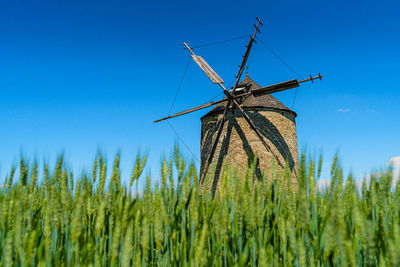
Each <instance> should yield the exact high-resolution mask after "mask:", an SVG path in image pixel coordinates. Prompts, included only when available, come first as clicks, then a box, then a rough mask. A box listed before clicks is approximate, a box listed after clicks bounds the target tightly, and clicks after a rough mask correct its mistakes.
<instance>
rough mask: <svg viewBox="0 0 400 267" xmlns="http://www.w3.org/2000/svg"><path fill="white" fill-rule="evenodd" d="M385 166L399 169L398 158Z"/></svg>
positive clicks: (399, 161) (392, 159)
mask: <svg viewBox="0 0 400 267" xmlns="http://www.w3.org/2000/svg"><path fill="white" fill-rule="evenodd" d="M386 164H387V165H388V166H391V167H393V168H400V156H398V157H393V158H391V159H390V160H389V161H388V163H386Z"/></svg>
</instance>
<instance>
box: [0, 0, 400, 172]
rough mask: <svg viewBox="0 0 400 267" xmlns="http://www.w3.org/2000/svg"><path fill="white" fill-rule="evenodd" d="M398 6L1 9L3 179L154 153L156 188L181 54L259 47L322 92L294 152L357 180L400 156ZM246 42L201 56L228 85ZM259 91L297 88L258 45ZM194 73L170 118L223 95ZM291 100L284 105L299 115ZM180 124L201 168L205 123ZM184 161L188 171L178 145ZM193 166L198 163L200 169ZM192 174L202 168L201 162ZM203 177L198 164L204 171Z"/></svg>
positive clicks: (40, 5) (285, 96) (20, 4)
mask: <svg viewBox="0 0 400 267" xmlns="http://www.w3.org/2000/svg"><path fill="white" fill-rule="evenodd" d="M399 10H400V4H399V2H398V1H394V0H393V1H379V2H378V1H322V2H321V1H246V2H244V1H26V0H25V1H22V0H20V1H4V0H3V1H1V3H0V92H1V98H0V104H1V105H0V118H1V119H0V132H1V138H0V174H1V175H2V177H4V175H5V173H7V172H8V170H9V168H10V166H11V165H12V164H13V163H15V162H17V160H18V157H19V155H20V154H21V153H22V154H23V155H25V156H26V157H28V158H30V159H31V160H33V159H35V158H36V159H38V160H39V161H41V160H43V159H44V160H47V161H48V162H50V163H52V162H54V159H55V157H56V156H57V155H59V154H60V153H61V152H64V154H65V156H66V159H67V162H68V164H69V165H70V166H71V168H73V169H75V170H76V171H78V172H79V171H81V170H82V169H83V168H85V167H88V166H89V164H91V162H92V160H93V159H94V156H95V154H96V152H97V151H99V150H101V151H103V152H104V153H105V154H106V155H107V156H108V157H109V159H110V160H111V159H112V158H113V157H114V155H115V153H116V152H117V151H120V152H121V154H122V167H123V172H125V173H126V174H128V172H130V171H131V169H132V166H131V165H132V164H133V161H134V157H135V155H136V153H137V152H138V151H139V150H140V151H142V152H149V153H150V154H149V155H150V159H149V163H150V165H151V166H152V167H151V168H148V170H147V172H151V173H152V175H154V176H157V175H158V165H159V162H160V159H161V158H162V157H163V155H165V156H168V155H169V154H170V152H171V148H172V146H173V145H174V143H175V142H176V141H177V137H176V136H175V134H174V133H173V132H172V131H171V129H170V128H169V127H168V125H167V124H166V123H161V124H157V125H154V124H153V123H152V121H153V120H154V119H157V118H159V117H163V116H164V115H167V113H168V111H169V109H170V105H171V102H172V100H173V97H174V95H175V93H176V90H177V87H178V84H179V81H180V79H181V76H182V73H183V71H184V68H185V65H186V63H187V60H188V53H187V51H185V50H184V49H183V48H182V47H181V46H180V45H179V43H182V42H184V41H186V42H188V43H191V44H192V45H201V44H204V43H210V42H214V41H220V40H224V39H229V38H234V37H237V36H242V35H248V34H250V33H251V32H252V31H253V27H252V24H253V23H255V17H256V16H258V17H260V18H262V20H263V23H264V27H263V28H262V29H261V31H262V33H261V35H259V37H260V38H261V39H262V40H263V41H264V42H266V43H267V44H268V45H269V46H270V47H271V48H272V49H274V51H275V52H277V53H278V54H279V55H280V56H281V57H282V58H284V59H285V60H286V61H287V62H288V63H289V64H290V65H291V66H292V67H293V68H294V69H295V70H296V71H297V72H298V73H299V74H300V75H302V76H308V75H309V74H318V72H321V73H322V74H323V75H324V79H323V80H322V81H321V82H316V83H314V84H306V85H304V86H302V87H300V88H299V90H298V93H297V97H296V101H295V103H294V107H293V109H294V110H295V111H296V112H297V114H298V117H297V130H298V132H297V133H298V143H299V148H300V149H302V150H305V149H306V151H307V152H310V153H315V154H318V153H319V151H320V150H322V151H323V153H324V158H325V159H326V161H325V163H326V164H329V162H330V161H331V159H332V158H333V155H334V153H335V152H336V151H339V154H340V156H341V162H342V164H343V165H344V167H345V170H346V171H347V172H349V171H350V170H352V171H353V172H354V174H355V175H356V176H358V177H361V176H362V175H363V174H365V173H368V172H370V171H375V170H377V169H380V168H382V167H385V166H386V163H387V162H388V161H389V160H390V158H392V157H397V156H400V142H399V133H400V123H399V122H400V119H399V118H400V108H399V104H400V102H399V99H400V85H399V82H398V78H399V63H400V52H399V49H398V48H399V44H400V18H399V16H398V13H399ZM246 43H247V39H240V40H236V41H232V42H229V43H225V44H221V45H216V46H209V47H204V48H201V49H198V50H197V52H198V53H199V54H200V55H202V56H203V57H204V58H205V59H206V60H207V61H208V63H209V64H210V65H211V66H212V67H213V68H214V69H215V70H216V71H217V72H218V73H219V74H220V76H221V77H222V78H223V79H224V80H225V81H226V82H227V83H229V82H230V81H231V80H232V79H233V78H234V75H235V74H236V72H237V69H238V67H237V66H238V65H239V64H240V62H241V55H242V54H243V52H244V46H245V45H246ZM248 63H249V64H248V66H249V67H248V71H249V74H250V76H251V77H252V78H253V79H254V80H256V81H257V82H258V83H259V84H261V85H268V84H271V83H276V82H281V81H286V80H289V79H293V78H296V76H295V75H294V74H293V73H292V72H291V71H290V70H289V69H288V68H287V67H285V66H284V65H283V64H282V63H281V62H279V61H278V60H277V59H276V58H275V57H274V56H273V55H272V54H271V53H270V52H269V51H268V50H266V49H265V48H264V47H263V46H261V45H260V44H258V45H256V46H255V47H254V49H253V50H252V53H251V55H250V58H249V61H248ZM220 92H221V89H220V88H219V87H218V86H215V85H212V84H211V83H210V82H209V81H208V80H207V79H206V78H205V76H204V74H203V73H201V71H200V70H199V68H198V67H197V66H196V65H195V64H194V63H193V62H191V63H190V65H189V68H188V71H187V75H186V77H185V80H184V83H183V86H182V89H181V91H180V94H179V95H178V97H177V100H176V103H175V105H174V109H173V111H180V110H183V109H186V108H189V107H192V106H196V105H199V104H202V103H203V102H206V101H208V100H209V99H210V98H212V97H214V96H215V95H217V94H219V93H220ZM294 93H295V91H293V90H292V91H287V92H282V93H278V94H276V95H275V96H276V97H277V98H278V99H279V100H280V101H281V102H283V103H284V104H286V105H287V106H289V107H291V105H292V103H293V98H294ZM205 112H206V111H199V112H196V113H193V114H191V115H188V116H185V117H181V118H177V119H174V120H171V123H172V124H173V125H174V127H175V128H176V129H177V131H178V133H179V135H180V136H181V137H182V139H183V140H184V141H185V143H186V144H187V145H188V146H189V147H190V149H191V150H192V151H193V152H195V154H196V156H197V157H199V149H200V120H199V119H200V117H201V116H202V115H203V114H204V113H205ZM182 152H183V153H184V154H185V155H187V156H188V157H189V158H191V155H190V153H188V152H187V151H186V150H185V148H184V147H183V146H182ZM194 161H195V160H194ZM195 162H196V161H195ZM196 164H197V162H196Z"/></svg>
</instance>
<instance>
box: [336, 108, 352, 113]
mask: <svg viewBox="0 0 400 267" xmlns="http://www.w3.org/2000/svg"><path fill="white" fill-rule="evenodd" d="M337 111H338V112H342V113H346V112H350V111H351V109H349V108H339V109H338V110H337Z"/></svg>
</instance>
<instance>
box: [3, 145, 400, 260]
mask: <svg viewBox="0 0 400 267" xmlns="http://www.w3.org/2000/svg"><path fill="white" fill-rule="evenodd" d="M145 161H146V159H145V158H140V157H138V158H137V160H136V163H133V165H132V169H133V172H132V176H131V177H130V185H129V186H128V187H127V186H122V185H121V177H120V176H121V173H120V169H119V156H116V158H115V161H114V165H113V166H112V168H110V169H109V171H108V170H107V166H106V164H105V163H104V160H103V159H102V157H101V156H98V157H97V158H96V160H95V162H94V164H93V168H92V171H91V175H88V176H82V177H79V178H73V174H72V173H69V172H68V170H67V169H66V168H65V164H64V163H63V159H62V158H60V159H59V161H58V164H57V165H56V166H55V167H54V169H53V168H51V169H50V168H49V167H48V166H45V167H44V171H43V177H40V179H39V177H38V173H42V172H38V166H36V165H34V164H29V166H28V164H27V162H26V161H24V160H21V162H20V166H19V167H18V168H17V170H15V169H12V170H11V171H10V173H9V174H8V176H7V178H6V180H5V183H4V185H3V186H2V187H1V188H0V253H1V254H0V259H1V261H0V264H1V266H12V265H16V266H36V265H39V266H78V265H84V266H87V265H92V266H147V265H156V266H177V265H179V266H279V265H286V266H333V265H335V266H347V265H350V266H385V265H391V266H398V265H399V264H400V253H399V251H400V229H399V227H400V224H399V219H400V218H399V215H400V214H399V211H400V185H399V184H398V185H397V187H395V188H394V189H393V188H392V187H391V180H392V177H391V175H390V173H389V172H387V173H386V174H382V175H380V176H379V177H372V178H371V181H370V182H369V183H366V182H364V183H363V185H362V188H361V189H360V190H359V189H358V188H357V187H356V185H355V183H354V181H353V180H352V177H351V176H350V177H348V178H347V179H343V174H342V170H341V168H340V166H339V165H338V164H337V160H335V161H334V163H333V165H332V166H331V179H332V182H331V184H330V186H328V187H327V188H326V189H324V190H318V188H317V185H316V180H317V179H318V177H319V174H320V171H321V164H322V161H320V162H318V161H317V162H316V163H315V162H314V161H313V160H311V159H307V158H306V157H305V156H304V155H303V156H302V159H301V164H300V168H299V171H298V179H299V181H298V185H297V187H296V190H294V191H292V190H288V188H292V185H290V184H288V183H289V181H290V179H288V177H276V175H275V176H273V177H268V179H266V178H264V179H263V180H262V181H255V178H254V177H255V175H254V169H253V168H250V169H249V170H248V171H247V172H246V175H243V176H242V177H240V178H239V177H237V175H236V174H235V172H234V171H233V170H226V171H225V172H224V174H223V177H222V186H221V189H220V191H218V192H217V194H216V195H215V197H214V198H212V197H211V196H209V195H207V194H205V193H204V194H201V195H200V194H199V187H198V184H197V180H198V176H197V172H196V169H195V167H194V166H193V165H187V164H186V163H185V161H184V160H183V158H182V157H181V156H180V155H179V153H178V151H176V153H175V156H174V157H172V159H171V160H169V161H164V162H163V163H162V173H161V175H160V177H161V179H160V181H161V182H160V183H159V184H158V185H151V183H150V181H151V178H150V177H141V173H142V171H143V167H144V165H145ZM106 177H111V179H108V178H107V179H106ZM153 178H154V177H153ZM155 178H158V177H155ZM142 179H147V182H146V186H145V189H144V191H143V193H142V194H140V195H137V194H134V192H135V190H136V185H137V181H138V180H139V182H140V181H142ZM344 180H345V181H346V182H345V185H343V181H344ZM38 181H41V182H38ZM268 181H270V182H268ZM143 182H144V181H143Z"/></svg>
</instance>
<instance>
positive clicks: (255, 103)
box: [201, 75, 297, 119]
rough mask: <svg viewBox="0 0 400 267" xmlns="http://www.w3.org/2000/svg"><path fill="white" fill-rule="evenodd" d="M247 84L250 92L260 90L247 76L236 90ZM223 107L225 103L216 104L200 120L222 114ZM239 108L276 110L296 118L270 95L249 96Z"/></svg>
mask: <svg viewBox="0 0 400 267" xmlns="http://www.w3.org/2000/svg"><path fill="white" fill-rule="evenodd" d="M248 84H251V86H250V91H252V90H254V89H258V88H261V86H260V85H258V84H257V83H256V82H255V81H253V80H252V79H251V78H250V77H248V75H246V78H245V79H243V80H242V81H241V82H240V83H239V84H238V86H237V88H240V87H246V86H247V85H248ZM225 98H226V97H225ZM225 106H226V102H222V103H219V104H217V105H216V106H214V108H212V109H211V110H210V111H209V112H208V113H207V114H205V115H204V116H203V117H202V118H201V119H203V118H205V117H208V116H210V115H213V114H215V113H218V112H222V111H223V110H224V109H225ZM241 106H242V108H247V109H249V108H269V109H273V110H277V111H283V112H287V113H290V114H292V115H294V117H297V114H296V112H294V111H293V110H291V109H289V108H288V107H286V106H285V105H284V104H282V103H281V102H280V101H279V100H278V99H276V98H275V97H273V96H272V95H270V94H266V95H260V96H256V97H255V96H253V95H251V94H250V95H249V96H248V97H247V98H246V99H245V100H244V102H243V103H242V105H241Z"/></svg>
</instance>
